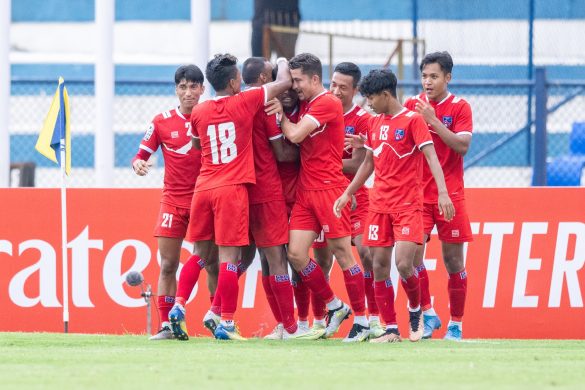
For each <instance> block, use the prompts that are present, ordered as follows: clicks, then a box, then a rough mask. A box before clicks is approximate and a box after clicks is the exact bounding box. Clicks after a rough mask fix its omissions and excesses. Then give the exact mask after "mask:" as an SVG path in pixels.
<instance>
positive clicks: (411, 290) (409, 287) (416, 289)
mask: <svg viewBox="0 0 585 390" xmlns="http://www.w3.org/2000/svg"><path fill="white" fill-rule="evenodd" d="M400 282H401V283H402V287H404V290H405V291H406V295H407V296H408V304H409V307H410V308H411V309H416V308H417V307H419V306H420V283H419V280H418V275H417V274H416V271H415V272H414V274H412V275H411V276H410V277H409V278H408V279H404V278H400Z"/></svg>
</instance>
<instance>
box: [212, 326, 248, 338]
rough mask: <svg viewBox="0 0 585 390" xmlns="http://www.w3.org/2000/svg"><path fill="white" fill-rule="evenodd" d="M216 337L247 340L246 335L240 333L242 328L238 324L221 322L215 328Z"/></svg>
mask: <svg viewBox="0 0 585 390" xmlns="http://www.w3.org/2000/svg"><path fill="white" fill-rule="evenodd" d="M215 338H216V339H218V340H238V341H246V340H247V339H246V338H245V337H242V336H241V335H240V330H239V329H238V327H237V326H235V325H232V326H227V325H222V324H221V323H220V324H219V325H218V326H217V328H215Z"/></svg>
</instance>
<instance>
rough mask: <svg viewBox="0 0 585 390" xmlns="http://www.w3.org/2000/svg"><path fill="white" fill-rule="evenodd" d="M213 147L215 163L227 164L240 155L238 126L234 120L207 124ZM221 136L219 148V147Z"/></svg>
mask: <svg viewBox="0 0 585 390" xmlns="http://www.w3.org/2000/svg"><path fill="white" fill-rule="evenodd" d="M207 136H208V137H209V142H210V148H211V160H212V161H213V163H214V164H227V163H229V162H230V161H232V160H233V159H235V158H236V156H237V155H238V147H237V146H236V143H235V142H236V126H235V125H234V123H233V122H226V123H220V124H219V125H217V126H216V125H209V126H207ZM218 138H219V148H218Z"/></svg>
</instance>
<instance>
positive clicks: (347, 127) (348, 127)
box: [345, 126, 355, 134]
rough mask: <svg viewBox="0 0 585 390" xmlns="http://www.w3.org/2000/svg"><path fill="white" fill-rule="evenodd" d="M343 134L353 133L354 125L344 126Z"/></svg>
mask: <svg viewBox="0 0 585 390" xmlns="http://www.w3.org/2000/svg"><path fill="white" fill-rule="evenodd" d="M345 134H355V127H353V126H345Z"/></svg>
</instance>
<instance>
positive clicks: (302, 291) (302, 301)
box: [292, 277, 311, 321]
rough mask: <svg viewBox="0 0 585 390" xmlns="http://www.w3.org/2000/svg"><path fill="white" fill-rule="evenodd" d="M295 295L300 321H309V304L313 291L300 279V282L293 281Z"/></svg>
mask: <svg viewBox="0 0 585 390" xmlns="http://www.w3.org/2000/svg"><path fill="white" fill-rule="evenodd" d="M292 286H293V293H294V295H295V302H296V303H297V313H298V316H299V321H307V318H308V317H309V302H310V299H311V291H310V290H309V287H307V285H306V284H305V283H303V281H302V280H301V278H300V277H299V280H298V281H296V282H295V281H294V280H293V281H292Z"/></svg>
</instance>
